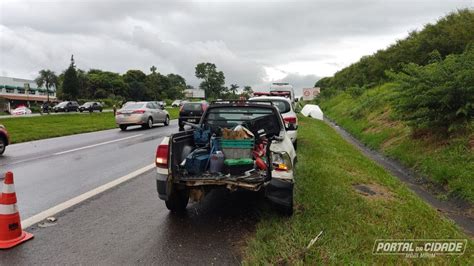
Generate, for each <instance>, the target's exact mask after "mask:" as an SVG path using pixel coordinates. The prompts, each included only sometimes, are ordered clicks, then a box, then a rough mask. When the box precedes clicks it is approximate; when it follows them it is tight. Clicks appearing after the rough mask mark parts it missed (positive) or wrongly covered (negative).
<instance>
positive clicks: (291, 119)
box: [283, 117, 296, 124]
mask: <svg viewBox="0 0 474 266" xmlns="http://www.w3.org/2000/svg"><path fill="white" fill-rule="evenodd" d="M283 120H285V123H288V124H296V117H284V118H283Z"/></svg>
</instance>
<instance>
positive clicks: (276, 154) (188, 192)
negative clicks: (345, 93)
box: [155, 101, 296, 215]
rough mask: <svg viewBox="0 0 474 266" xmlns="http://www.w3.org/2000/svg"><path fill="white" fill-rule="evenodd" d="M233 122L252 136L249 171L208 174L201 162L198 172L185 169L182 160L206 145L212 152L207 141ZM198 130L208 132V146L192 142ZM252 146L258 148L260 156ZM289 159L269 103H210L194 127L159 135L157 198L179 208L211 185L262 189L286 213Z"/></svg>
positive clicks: (278, 120) (282, 125)
mask: <svg viewBox="0 0 474 266" xmlns="http://www.w3.org/2000/svg"><path fill="white" fill-rule="evenodd" d="M238 126H240V127H245V128H246V129H248V130H249V131H251V132H252V133H253V134H252V135H254V136H255V137H254V143H255V144H254V147H255V148H254V150H252V151H250V152H251V154H253V155H252V156H253V158H252V160H254V161H253V162H254V164H252V165H251V168H252V169H245V171H244V170H242V171H241V172H235V171H234V172H232V173H221V172H219V173H216V172H214V173H212V172H210V171H209V170H208V168H206V167H207V166H208V165H207V164H206V166H205V167H204V168H203V169H202V171H200V172H198V173H196V171H194V172H192V173H191V171H190V169H186V165H188V164H187V163H186V160H190V158H191V157H190V156H191V155H192V153H193V152H194V151H196V150H197V149H204V150H205V149H206V147H207V148H208V149H210V150H211V151H210V153H212V149H213V148H212V145H213V144H212V143H213V140H216V139H219V138H221V137H222V131H223V129H226V130H227V129H230V128H235V127H238ZM201 129H206V130H207V132H208V133H210V134H209V135H212V137H210V139H209V144H205V145H204V147H203V143H199V144H198V143H196V132H195V131H197V130H201ZM201 133H202V132H201ZM209 147H210V148H209ZM257 147H260V154H258V152H257ZM262 150H264V152H262ZM226 157H227V155H226ZM257 157H258V158H257ZM248 160H249V159H248ZM262 162H263V163H262ZM295 162H296V153H295V150H294V148H293V145H292V142H291V140H290V138H289V137H288V134H287V133H286V129H285V123H284V121H283V119H282V116H281V114H280V113H279V111H278V109H277V108H276V107H275V106H273V104H271V103H268V102H266V103H263V102H262V103H259V102H255V101H253V102H249V101H224V102H218V103H213V104H211V105H210V106H209V107H208V108H207V109H206V111H205V113H204V114H203V116H202V117H201V120H200V123H199V125H197V126H196V127H195V128H193V129H191V130H187V131H184V132H180V133H176V134H173V135H171V136H169V137H165V138H164V139H163V141H162V142H161V144H160V145H159V146H158V147H157V150H156V159H155V163H156V172H157V175H156V182H157V190H158V196H159V198H160V199H162V200H164V201H165V203H166V206H167V208H168V209H169V210H171V211H183V210H185V209H186V206H187V205H188V201H189V198H190V197H191V198H192V199H193V200H195V201H199V200H200V199H202V198H203V197H204V196H205V195H206V194H207V193H208V192H209V191H210V190H211V189H213V188H216V187H226V188H227V189H229V190H231V191H234V190H236V189H246V190H250V191H262V190H263V191H262V192H264V193H265V196H266V198H267V199H269V200H270V201H271V202H272V203H274V204H276V205H277V206H278V207H279V209H280V210H281V211H282V212H283V213H284V214H286V215H291V214H292V213H293V186H294V164H295ZM222 172H224V171H222Z"/></svg>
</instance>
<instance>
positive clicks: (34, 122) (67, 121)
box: [0, 108, 179, 143]
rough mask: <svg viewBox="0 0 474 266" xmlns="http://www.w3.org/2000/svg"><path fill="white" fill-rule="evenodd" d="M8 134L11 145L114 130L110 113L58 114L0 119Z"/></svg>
mask: <svg viewBox="0 0 474 266" xmlns="http://www.w3.org/2000/svg"><path fill="white" fill-rule="evenodd" d="M167 111H168V112H169V114H170V118H171V119H176V118H178V116H179V112H178V108H169V109H167ZM0 124H3V125H4V126H5V127H6V128H7V130H8V133H9V134H10V137H11V141H12V143H20V142H25V141H32V140H39V139H46V138H53V137H60V136H66V135H73V134H79V133H86V132H93V131H99V130H105V129H112V128H116V127H117V125H116V124H115V119H114V115H113V113H111V112H104V113H87V114H59V115H43V116H35V117H16V118H3V119H0Z"/></svg>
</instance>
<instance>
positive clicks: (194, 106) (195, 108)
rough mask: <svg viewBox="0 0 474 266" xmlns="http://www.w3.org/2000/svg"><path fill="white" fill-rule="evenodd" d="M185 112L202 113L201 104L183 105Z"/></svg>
mask: <svg viewBox="0 0 474 266" xmlns="http://www.w3.org/2000/svg"><path fill="white" fill-rule="evenodd" d="M183 110H184V111H202V109H201V103H186V104H185V105H183Z"/></svg>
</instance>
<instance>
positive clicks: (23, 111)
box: [10, 106, 32, 115]
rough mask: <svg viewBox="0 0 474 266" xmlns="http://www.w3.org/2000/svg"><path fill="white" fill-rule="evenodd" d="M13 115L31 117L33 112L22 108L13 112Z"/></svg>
mask: <svg viewBox="0 0 474 266" xmlns="http://www.w3.org/2000/svg"><path fill="white" fill-rule="evenodd" d="M10 113H11V115H30V114H31V113H32V112H31V110H30V109H29V108H28V107H26V106H20V107H18V108H16V109H14V110H12V111H11V112H10Z"/></svg>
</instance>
